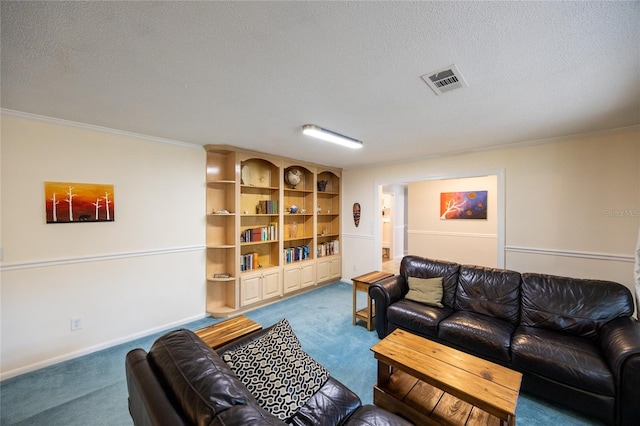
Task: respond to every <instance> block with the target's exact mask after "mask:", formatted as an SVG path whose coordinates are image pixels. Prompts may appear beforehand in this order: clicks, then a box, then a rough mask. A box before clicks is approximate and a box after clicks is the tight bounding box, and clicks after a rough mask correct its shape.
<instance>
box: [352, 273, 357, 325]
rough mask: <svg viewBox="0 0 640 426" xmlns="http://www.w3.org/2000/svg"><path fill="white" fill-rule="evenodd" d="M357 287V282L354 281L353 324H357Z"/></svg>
mask: <svg viewBox="0 0 640 426" xmlns="http://www.w3.org/2000/svg"><path fill="white" fill-rule="evenodd" d="M356 287H357V283H356V282H355V281H354V282H353V325H356Z"/></svg>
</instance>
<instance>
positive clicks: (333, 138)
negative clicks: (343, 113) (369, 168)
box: [302, 124, 363, 149]
mask: <svg viewBox="0 0 640 426" xmlns="http://www.w3.org/2000/svg"><path fill="white" fill-rule="evenodd" d="M302 133H304V134H305V135H309V136H313V137H314V138H318V139H322V140H324V141H327V142H333V143H337V144H338V145H342V146H346V147H349V148H354V149H357V148H362V146H363V142H362V141H359V140H357V139H353V138H350V137H349V136H345V135H341V134H340V133H336V132H334V131H331V130H327V129H323V128H322V127H320V126H316V125H314V124H305V125H304V126H302Z"/></svg>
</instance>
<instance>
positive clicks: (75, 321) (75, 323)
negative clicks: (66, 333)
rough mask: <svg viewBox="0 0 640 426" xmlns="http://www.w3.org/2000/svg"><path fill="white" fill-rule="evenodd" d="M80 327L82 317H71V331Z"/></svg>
mask: <svg viewBox="0 0 640 426" xmlns="http://www.w3.org/2000/svg"><path fill="white" fill-rule="evenodd" d="M81 329H82V318H80V317H76V318H71V331H78V330H81Z"/></svg>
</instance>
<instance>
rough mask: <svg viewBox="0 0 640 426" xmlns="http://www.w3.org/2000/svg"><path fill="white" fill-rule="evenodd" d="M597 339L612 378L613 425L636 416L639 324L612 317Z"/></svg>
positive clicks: (639, 372)
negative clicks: (614, 419)
mask: <svg viewBox="0 0 640 426" xmlns="http://www.w3.org/2000/svg"><path fill="white" fill-rule="evenodd" d="M598 339H599V341H600V345H601V348H602V352H603V353H604V356H605V358H606V360H607V362H608V363H609V367H610V368H611V371H612V372H613V376H614V378H615V381H616V401H617V407H616V424H619V425H631V424H635V423H634V422H636V421H637V419H638V418H640V387H639V386H638V383H640V323H639V322H638V321H636V320H634V319H633V318H630V317H622V318H616V319H614V320H611V321H609V322H608V323H606V324H605V325H604V326H602V328H601V329H600V332H599V334H598Z"/></svg>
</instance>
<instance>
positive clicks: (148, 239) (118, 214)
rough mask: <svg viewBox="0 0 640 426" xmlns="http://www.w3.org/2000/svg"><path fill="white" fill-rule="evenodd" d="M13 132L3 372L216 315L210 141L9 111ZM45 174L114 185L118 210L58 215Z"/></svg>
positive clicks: (5, 119) (6, 164)
mask: <svg viewBox="0 0 640 426" xmlns="http://www.w3.org/2000/svg"><path fill="white" fill-rule="evenodd" d="M1 136H2V140H1V144H2V145H1V149H2V158H1V161H2V163H1V164H2V171H1V176H2V180H1V206H0V212H1V219H2V223H1V228H0V229H1V234H0V235H1V246H2V252H3V254H4V259H3V261H2V265H1V275H0V279H1V302H0V307H1V319H2V324H1V333H2V348H1V364H0V365H1V369H0V371H1V374H2V378H3V379H4V378H8V377H11V376H13V375H16V374H20V373H22V372H25V371H29V370H32V369H34V368H37V367H42V366H45V365H48V364H51V363H54V362H57V361H61V360H64V359H67V358H70V357H73V356H77V355H80V354H83V353H87V352H91V351H93V350H97V349H100V348H103V347H106V346H110V345H113V344H116V343H120V342H123V341H126V340H129V339H130V338H133V337H138V336H141V335H144V334H148V333H151V332H154V331H157V330H159V329H164V328H167V327H171V326H174V325H177V324H180V323H184V322H186V321H190V320H193V319H196V318H201V317H203V316H204V315H205V279H204V277H205V273H204V271H205V250H204V239H205V232H204V226H205V222H204V221H205V215H204V213H205V196H204V191H205V189H204V188H205V151H204V149H202V147H199V146H194V145H187V144H178V143H173V144H172V143H161V141H158V140H151V139H150V138H143V137H136V136H135V135H128V134H124V133H122V132H120V133H117V132H110V131H106V130H101V129H97V128H92V127H89V126H79V125H73V124H72V123H62V122H56V121H53V120H40V119H37V118H34V117H30V116H23V115H20V114H12V113H7V112H5V113H3V115H2V129H1ZM162 142H168V141H162ZM45 181H63V182H79V183H106V184H113V185H114V192H115V209H116V211H115V221H114V222H104V223H69V224H46V222H45V205H44V182H45ZM75 317H81V318H82V329H81V330H79V331H74V332H72V331H71V330H70V319H71V318H75Z"/></svg>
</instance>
